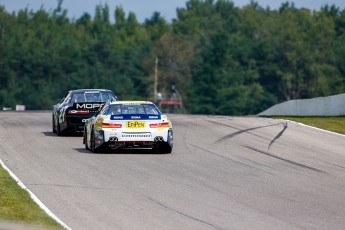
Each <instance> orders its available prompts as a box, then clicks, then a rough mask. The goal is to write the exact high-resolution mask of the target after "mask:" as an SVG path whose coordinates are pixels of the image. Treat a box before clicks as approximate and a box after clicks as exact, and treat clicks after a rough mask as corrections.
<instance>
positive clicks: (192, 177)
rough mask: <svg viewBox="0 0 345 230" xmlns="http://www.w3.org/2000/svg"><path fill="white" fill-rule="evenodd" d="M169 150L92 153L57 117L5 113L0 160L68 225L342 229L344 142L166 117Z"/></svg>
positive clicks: (0, 118)
mask: <svg viewBox="0 0 345 230" xmlns="http://www.w3.org/2000/svg"><path fill="white" fill-rule="evenodd" d="M170 117H171V119H172V121H173V125H174V138H175V139H174V143H175V146H174V149H173V153H172V154H152V153H150V152H148V151H121V152H112V153H105V154H94V153H91V152H89V151H87V150H85V149H84V146H83V144H82V138H81V137H80V136H64V137H58V136H56V135H55V134H53V133H52V132H51V113H48V112H24V113H20V112H19V113H16V112H1V113H0V159H2V161H3V162H4V163H5V164H6V165H7V167H8V168H9V169H10V170H12V172H14V173H15V174H16V175H17V176H18V177H19V178H20V179H21V181H22V182H23V183H24V184H25V185H26V186H27V187H28V188H29V189H30V190H31V191H32V192H33V193H34V194H35V195H36V196H37V197H38V198H39V199H40V200H41V201H42V202H43V203H44V204H45V205H46V206H47V207H48V208H49V209H50V210H51V211H52V212H53V213H54V214H55V215H56V216H58V217H59V218H60V219H61V220H62V221H63V222H64V223H66V224H67V225H68V226H69V227H71V228H72V229H140V230H142V229H173V230H176V229H188V230H189V229H197V230H202V229H344V226H345V137H344V136H340V135H336V134H332V133H327V132H323V131H320V130H316V129H313V128H310V127H306V126H302V125H300V124H296V123H292V122H285V121H281V120H273V119H266V118H256V117H229V116H190V115H170Z"/></svg>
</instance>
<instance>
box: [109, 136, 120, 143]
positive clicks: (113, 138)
mask: <svg viewBox="0 0 345 230" xmlns="http://www.w3.org/2000/svg"><path fill="white" fill-rule="evenodd" d="M109 141H110V142H116V141H118V138H117V137H109Z"/></svg>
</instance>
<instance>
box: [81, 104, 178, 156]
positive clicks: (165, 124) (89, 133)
mask: <svg viewBox="0 0 345 230" xmlns="http://www.w3.org/2000/svg"><path fill="white" fill-rule="evenodd" d="M83 143H84V144H85V148H86V149H90V150H91V151H92V152H100V151H102V150H105V149H119V148H151V149H152V150H154V151H155V152H159V153H171V151H172V148H173V130H172V124H171V121H170V120H169V119H168V117H167V116H166V115H163V114H162V113H161V111H160V110H159V109H158V108H157V106H156V105H155V104H154V103H152V102H148V101H114V102H109V103H107V104H105V105H104V107H103V108H102V109H101V110H100V111H99V112H98V114H96V115H95V116H93V117H91V118H89V119H87V120H86V121H85V125H84V138H83Z"/></svg>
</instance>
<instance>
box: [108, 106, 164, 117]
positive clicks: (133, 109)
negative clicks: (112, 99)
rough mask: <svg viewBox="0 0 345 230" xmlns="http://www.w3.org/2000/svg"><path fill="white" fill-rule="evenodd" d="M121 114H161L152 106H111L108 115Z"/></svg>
mask: <svg viewBox="0 0 345 230" xmlns="http://www.w3.org/2000/svg"><path fill="white" fill-rule="evenodd" d="M120 114H152V115H158V114H160V112H159V110H158V109H157V107H156V106H154V105H152V104H117V105H110V107H109V110H108V115H120Z"/></svg>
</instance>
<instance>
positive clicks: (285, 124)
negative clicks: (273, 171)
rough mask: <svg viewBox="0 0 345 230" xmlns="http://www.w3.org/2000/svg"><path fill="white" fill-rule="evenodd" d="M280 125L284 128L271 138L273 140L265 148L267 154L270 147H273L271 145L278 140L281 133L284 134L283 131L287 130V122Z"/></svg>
mask: <svg viewBox="0 0 345 230" xmlns="http://www.w3.org/2000/svg"><path fill="white" fill-rule="evenodd" d="M282 124H283V126H284V128H283V130H282V131H280V132H279V133H278V135H277V136H275V137H274V138H273V140H272V141H271V142H270V144H269V145H268V148H267V152H268V151H269V150H270V148H271V145H273V143H274V142H275V141H276V140H278V139H279V138H280V137H281V136H282V135H283V133H284V132H285V130H286V129H287V128H288V125H287V122H286V123H282Z"/></svg>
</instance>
